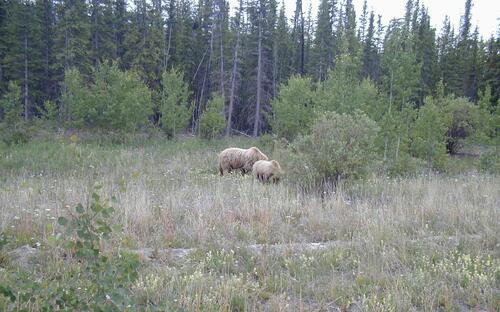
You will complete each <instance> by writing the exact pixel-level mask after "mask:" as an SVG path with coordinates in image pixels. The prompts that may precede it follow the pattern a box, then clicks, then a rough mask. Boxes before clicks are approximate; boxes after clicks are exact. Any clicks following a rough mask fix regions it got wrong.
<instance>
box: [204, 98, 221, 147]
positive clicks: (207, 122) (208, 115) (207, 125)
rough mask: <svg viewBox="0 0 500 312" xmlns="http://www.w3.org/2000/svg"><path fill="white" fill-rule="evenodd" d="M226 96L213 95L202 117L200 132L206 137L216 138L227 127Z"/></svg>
mask: <svg viewBox="0 0 500 312" xmlns="http://www.w3.org/2000/svg"><path fill="white" fill-rule="evenodd" d="M223 109H224V98H223V97H221V96H218V95H217V96H213V97H212V99H211V100H210V101H208V103H207V107H206V109H205V111H204V112H203V114H202V115H201V117H200V125H199V134H200V136H201V137H202V138H205V139H214V138H215V137H217V136H218V135H219V134H221V132H222V131H223V130H224V129H225V128H226V119H225V118H224V112H223Z"/></svg>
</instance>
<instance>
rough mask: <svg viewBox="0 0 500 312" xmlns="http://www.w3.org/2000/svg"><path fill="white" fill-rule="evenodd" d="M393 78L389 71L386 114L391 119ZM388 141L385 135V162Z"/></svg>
mask: <svg viewBox="0 0 500 312" xmlns="http://www.w3.org/2000/svg"><path fill="white" fill-rule="evenodd" d="M393 78H394V74H393V72H392V71H391V82H390V87H389V109H388V110H387V114H388V115H389V118H390V117H391V107H392V87H393V83H392V82H393V81H392V80H393ZM388 140H389V138H388V137H387V134H386V135H385V140H384V160H387V148H388V146H387V145H388Z"/></svg>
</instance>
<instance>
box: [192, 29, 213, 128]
mask: <svg viewBox="0 0 500 312" xmlns="http://www.w3.org/2000/svg"><path fill="white" fill-rule="evenodd" d="M214 26H215V25H213V24H212V27H214ZM213 51H214V32H213V28H212V31H211V34H210V53H209V54H208V61H207V67H206V69H205V74H204V75H203V83H202V85H201V91H200V98H199V100H198V105H197V107H196V116H197V118H198V119H199V118H200V116H201V110H202V107H201V106H202V103H203V102H204V97H205V85H206V83H207V76H208V75H209V74H210V70H211V65H212V54H213ZM197 124H198V123H197V122H196V124H193V130H196V128H197V126H198V125H197ZM193 132H194V131H193Z"/></svg>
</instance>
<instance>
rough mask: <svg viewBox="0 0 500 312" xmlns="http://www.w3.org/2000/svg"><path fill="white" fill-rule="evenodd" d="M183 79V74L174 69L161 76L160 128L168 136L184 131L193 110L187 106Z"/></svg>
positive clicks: (186, 88)
mask: <svg viewBox="0 0 500 312" xmlns="http://www.w3.org/2000/svg"><path fill="white" fill-rule="evenodd" d="M183 77H184V73H183V72H182V71H180V70H177V69H175V68H173V69H171V70H170V71H168V72H164V73H163V75H162V86H163V88H162V90H161V93H160V105H159V106H160V112H161V127H162V129H163V130H164V131H165V133H167V135H169V136H175V135H176V134H177V133H179V132H182V131H184V130H186V127H187V126H188V125H189V120H190V119H191V114H192V112H193V108H194V105H192V106H191V107H190V106H189V102H188V100H189V96H190V91H189V88H188V84H187V83H186V82H185V81H184V78H183Z"/></svg>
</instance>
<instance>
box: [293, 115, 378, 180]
mask: <svg viewBox="0 0 500 312" xmlns="http://www.w3.org/2000/svg"><path fill="white" fill-rule="evenodd" d="M378 131H379V127H378V126H377V124H376V123H375V122H374V121H373V120H371V119H370V118H368V117H367V116H366V114H364V113H363V112H361V111H355V112H354V113H353V114H352V115H347V114H337V113H334V112H327V113H324V114H322V115H321V116H320V117H319V118H318V119H317V120H316V122H315V123H314V125H313V128H312V132H311V134H309V135H305V136H302V137H299V138H297V140H296V142H294V143H293V144H292V150H294V151H295V155H294V157H295V161H296V162H297V164H296V165H294V166H293V167H294V169H293V170H296V172H295V174H297V175H299V176H302V177H305V180H304V181H303V182H306V183H312V184H318V183H330V182H332V181H333V182H335V181H337V180H338V179H339V178H341V179H352V178H360V177H363V176H365V175H366V174H367V173H368V170H369V169H370V168H371V167H372V166H373V165H374V162H375V160H376V159H377V157H376V153H375V137H376V136H377V132H378ZM292 174H293V173H292Z"/></svg>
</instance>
